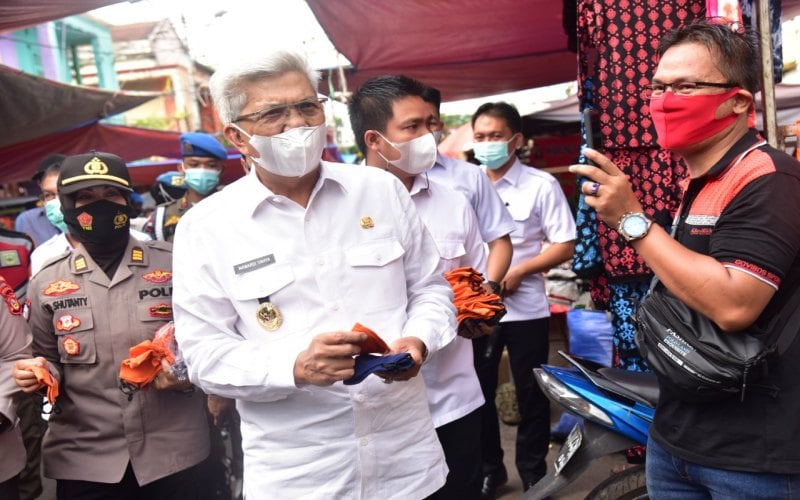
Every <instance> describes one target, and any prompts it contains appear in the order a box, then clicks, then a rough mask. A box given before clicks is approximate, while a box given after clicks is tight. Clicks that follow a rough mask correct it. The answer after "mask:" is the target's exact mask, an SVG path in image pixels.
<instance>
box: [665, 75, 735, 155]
mask: <svg viewBox="0 0 800 500" xmlns="http://www.w3.org/2000/svg"><path fill="white" fill-rule="evenodd" d="M739 90H741V89H740V88H739V87H735V88H733V89H731V90H729V91H728V92H725V93H722V94H702V95H691V96H688V95H675V94H673V93H672V92H665V93H664V95H662V96H660V97H651V98H650V116H652V117H653V124H654V125H655V127H656V133H657V134H658V145H659V146H661V147H662V148H664V149H680V148H682V147H686V146H689V145H692V144H696V143H698V142H700V141H702V140H705V139H708V138H709V137H711V136H713V135H714V134H717V133H719V132H720V131H722V130H725V129H726V128H728V127H729V126H730V125H731V124H732V123H733V122H735V121H736V118H737V117H738V115H737V114H736V113H731V114H729V115H728V116H724V117H722V118H716V117H715V116H714V113H716V111H717V108H718V107H719V106H720V104H722V103H723V102H725V101H727V100H728V99H730V98H731V97H733V96H735V95H736V93H737V92H739Z"/></svg>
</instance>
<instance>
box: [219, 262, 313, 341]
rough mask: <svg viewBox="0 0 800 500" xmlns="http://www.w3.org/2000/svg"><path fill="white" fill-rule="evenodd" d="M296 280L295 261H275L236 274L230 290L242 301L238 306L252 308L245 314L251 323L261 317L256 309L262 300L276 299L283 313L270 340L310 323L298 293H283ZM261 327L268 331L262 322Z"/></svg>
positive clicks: (259, 329) (261, 329)
mask: <svg viewBox="0 0 800 500" xmlns="http://www.w3.org/2000/svg"><path fill="white" fill-rule="evenodd" d="M294 281H295V275H294V270H293V268H292V265H291V264H289V263H283V264H272V265H270V266H267V267H265V268H262V269H258V270H255V271H250V272H247V273H243V274H238V275H236V276H235V277H234V280H233V287H232V289H231V292H230V293H231V296H232V297H233V298H234V299H235V300H236V301H237V302H238V303H240V305H239V306H237V307H243V308H246V309H248V310H247V311H245V314H244V315H243V316H244V317H245V318H246V322H247V323H250V322H255V321H257V319H256V318H257V315H256V312H257V310H258V308H259V306H260V304H261V303H262V302H266V301H269V302H270V303H272V304H273V305H274V306H275V308H274V310H275V311H278V313H279V314H280V321H277V319H273V321H274V323H273V324H275V325H278V326H276V327H275V329H274V330H271V331H270V335H269V340H277V339H279V338H282V337H285V336H286V334H288V333H291V332H295V331H297V330H299V329H302V328H305V327H306V326H307V321H306V314H305V313H304V312H303V306H302V303H301V302H299V301H298V299H297V298H296V297H291V296H286V295H283V294H282V293H281V292H282V291H285V290H284V289H285V288H286V287H287V286H289V285H290V284H292V283H294ZM257 330H258V331H265V330H264V329H263V328H262V327H261V326H259V327H258V328H257Z"/></svg>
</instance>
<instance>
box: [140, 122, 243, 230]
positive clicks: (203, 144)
mask: <svg viewBox="0 0 800 500" xmlns="http://www.w3.org/2000/svg"><path fill="white" fill-rule="evenodd" d="M180 145H181V155H182V156H183V157H184V158H186V157H188V156H194V157H200V158H216V159H218V160H221V161H225V160H227V159H228V152H227V151H226V150H225V148H224V147H223V146H222V144H220V143H219V141H218V140H217V139H215V138H214V136H212V135H210V134H205V133H202V132H186V133H183V134H181V136H180ZM172 181H174V180H172ZM190 208H192V204H191V202H190V201H189V199H188V197H187V195H183V197H182V198H181V199H179V200H174V201H170V202H167V203H163V204H161V205H159V206H157V207H156V209H155V211H154V212H153V216H152V218H151V219H150V221H148V223H147V224H146V225H145V232H146V233H148V234H150V236H151V237H152V238H153V239H156V240H160V241H172V239H173V237H174V236H175V228H176V226H177V224H178V221H179V220H180V219H181V217H183V215H184V214H185V213H186V211H187V210H189V209H190Z"/></svg>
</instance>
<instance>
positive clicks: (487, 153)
mask: <svg viewBox="0 0 800 500" xmlns="http://www.w3.org/2000/svg"><path fill="white" fill-rule="evenodd" d="M514 136H516V134H514V135H513V136H511V139H509V140H507V141H487V142H475V143H473V144H472V151H473V152H474V153H475V159H476V160H478V161H479V162H481V165H484V166H485V167H486V168H488V169H490V170H495V169H498V168H500V167H502V166H503V165H505V164H506V162H507V161H508V159H509V158H510V157H511V153H510V152H509V151H508V143H509V142H511V141H512V140H513V139H514Z"/></svg>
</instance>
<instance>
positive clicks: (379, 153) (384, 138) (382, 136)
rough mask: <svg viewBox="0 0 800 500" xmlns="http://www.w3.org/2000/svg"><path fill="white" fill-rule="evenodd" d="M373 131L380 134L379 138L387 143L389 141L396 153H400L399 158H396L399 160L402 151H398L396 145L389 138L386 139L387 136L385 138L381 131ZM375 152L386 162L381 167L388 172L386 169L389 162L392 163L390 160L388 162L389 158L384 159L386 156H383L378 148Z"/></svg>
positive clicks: (401, 156)
mask: <svg viewBox="0 0 800 500" xmlns="http://www.w3.org/2000/svg"><path fill="white" fill-rule="evenodd" d="M374 132H375V133H376V134H378V135H379V136H381V139H383V140H384V141H386V142H388V143H389V145H390V146H392V147H393V148H394V149H395V151H397V152H398V153H400V158H398V160H400V159H402V158H403V152H402V151H400V150H399V149H397V146H395V145H394V143H393V142H392V141H390V140H389V139H387V138H386V137H385V136H384V135H383V134H381V133H380V132H378V131H377V130H374ZM376 152H377V153H378V156H380V157H381V158H382V159H383V161H385V162H386V166H385V167H383V169H384V170H386V171H387V172H388V171H389V164H390V163H392V162H390V161H389V160H387V159H386V157H385V156H383V153H381V152H380V150H378V151H376Z"/></svg>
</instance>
